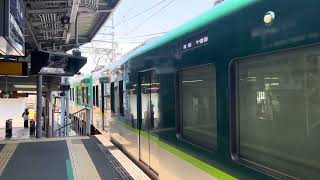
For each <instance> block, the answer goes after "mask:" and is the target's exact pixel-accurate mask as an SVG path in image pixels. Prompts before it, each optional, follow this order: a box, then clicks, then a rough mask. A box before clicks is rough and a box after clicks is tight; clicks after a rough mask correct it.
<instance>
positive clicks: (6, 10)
mask: <svg viewBox="0 0 320 180" xmlns="http://www.w3.org/2000/svg"><path fill="white" fill-rule="evenodd" d="M0 28H1V29H0V54H1V55H12V56H24V55H25V38H24V28H25V16H24V7H23V3H22V0H0Z"/></svg>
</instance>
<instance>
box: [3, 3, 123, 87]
mask: <svg viewBox="0 0 320 180" xmlns="http://www.w3.org/2000/svg"><path fill="white" fill-rule="evenodd" d="M6 1H8V2H10V1H11V0H6ZM14 1H20V2H21V4H23V7H24V12H25V13H24V14H25V20H24V22H25V25H24V32H23V34H24V39H25V56H24V57H14V56H0V63H3V64H1V65H2V67H3V68H2V69H1V68H0V91H1V93H3V92H13V91H14V92H15V91H30V90H31V91H32V90H35V87H36V86H35V85H36V75H35V73H34V72H33V70H34V68H32V67H31V66H32V64H33V65H35V64H37V63H36V60H34V58H35V56H34V55H33V54H37V55H39V53H40V54H45V53H49V54H51V53H52V54H53V55H49V56H48V57H51V59H52V58H53V57H57V54H59V56H60V57H62V56H63V55H62V54H63V53H65V52H66V51H68V50H71V49H73V48H75V47H77V46H78V45H82V44H85V43H88V42H90V41H91V40H92V39H93V38H94V36H95V35H96V33H97V32H98V31H99V30H100V29H101V27H102V26H103V25H104V23H105V22H106V21H107V20H108V18H109V17H110V15H111V14H112V12H113V11H114V10H115V8H116V7H117V5H118V3H119V1H120V0H14ZM35 52H38V53H35ZM32 55H33V57H32ZM75 58H76V57H75ZM60 59H69V61H65V62H68V63H67V64H64V65H62V66H64V68H65V69H67V70H69V69H72V73H76V72H78V71H79V70H80V69H81V68H82V66H83V65H84V64H85V63H86V59H85V58H82V57H79V60H77V59H74V58H73V57H71V56H70V55H66V58H60ZM31 61H32V63H31ZM39 62H43V59H41V60H40V59H39ZM49 62H50V61H49ZM51 62H52V61H51ZM59 62H63V61H61V60H59ZM47 64H48V63H47ZM67 66H68V67H67ZM37 68H39V69H41V67H37ZM48 69H49V70H52V68H51V69H50V68H47V69H44V68H42V70H48ZM56 69H59V67H57V68H56ZM60 69H61V68H60ZM61 71H62V70H61ZM66 74H67V75H68V76H70V74H71V73H69V74H68V73H67V72H66V73H65V74H61V75H66ZM60 81H61V78H60V76H59V75H58V76H57V74H55V75H50V74H49V75H47V74H45V75H44V76H43V86H44V87H43V89H44V91H53V90H59V85H60Z"/></svg>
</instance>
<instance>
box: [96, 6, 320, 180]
mask: <svg viewBox="0 0 320 180" xmlns="http://www.w3.org/2000/svg"><path fill="white" fill-rule="evenodd" d="M319 6H320V2H319V1H317V0H309V1H301V0H292V1H290V2H287V1H276V0H268V1H266V0H226V1H224V2H223V3H221V4H219V5H217V6H215V7H214V8H212V9H211V10H209V11H208V12H206V13H204V14H203V15H201V16H200V17H198V18H196V19H194V20H192V21H190V22H188V23H186V24H184V25H182V26H181V27H179V28H177V29H176V30H174V31H172V32H169V33H167V34H166V35H164V36H162V37H160V38H158V39H156V40H154V41H152V42H149V43H147V44H145V45H144V46H142V47H140V48H138V49H136V50H134V51H132V52H130V53H129V54H127V55H126V56H124V57H123V58H121V59H119V60H117V61H115V62H114V63H113V64H111V65H110V66H108V68H106V69H105V70H106V71H110V70H112V73H110V74H109V75H107V76H108V77H110V79H109V81H108V82H107V83H106V84H108V86H109V87H110V94H109V97H110V111H111V117H109V116H108V117H106V122H108V126H107V130H108V131H109V132H110V135H111V140H112V141H113V142H114V143H115V144H116V145H117V146H118V147H119V148H120V149H122V150H123V151H124V152H125V153H126V154H127V155H128V156H129V157H131V158H132V159H133V160H134V161H136V162H137V163H138V164H139V165H140V166H141V167H143V168H144V170H145V171H147V172H149V174H150V176H151V177H152V178H154V179H170V180H171V179H184V180H185V179H319V178H320V156H319V155H318V152H319V151H320V143H319V142H318V139H319V137H320V121H319V118H317V117H319V115H320V111H319V106H320V93H319V92H320V89H319V88H320V87H319V82H318V81H317V80H319V79H320V73H319V72H320V51H319V50H320V45H319V41H320V21H317V20H316V17H315V14H318V12H319ZM100 96H102V97H104V96H105V95H104V94H103V93H102V94H101V95H100ZM107 101H108V100H107ZM105 111H106V112H109V110H105Z"/></svg>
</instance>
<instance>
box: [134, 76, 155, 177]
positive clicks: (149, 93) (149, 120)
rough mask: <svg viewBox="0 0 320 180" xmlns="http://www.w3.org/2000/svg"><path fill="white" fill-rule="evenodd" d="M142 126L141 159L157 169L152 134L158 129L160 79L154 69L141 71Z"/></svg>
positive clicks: (140, 137) (140, 136)
mask: <svg viewBox="0 0 320 180" xmlns="http://www.w3.org/2000/svg"><path fill="white" fill-rule="evenodd" d="M139 79H140V82H139V85H140V90H141V96H140V102H141V103H140V104H141V108H140V123H139V124H140V126H139V159H140V161H142V162H143V163H144V164H146V165H147V166H148V167H149V168H150V169H151V170H153V171H155V172H156V171H157V169H158V168H157V167H158V163H157V160H156V156H155V151H154V149H153V146H152V144H151V142H150V139H151V138H150V136H151V135H152V133H153V132H154V131H155V129H157V127H158V122H159V119H158V117H159V109H158V99H159V98H158V97H159V96H158V93H159V79H158V77H157V75H156V74H155V72H154V71H147V72H143V73H140V78H139Z"/></svg>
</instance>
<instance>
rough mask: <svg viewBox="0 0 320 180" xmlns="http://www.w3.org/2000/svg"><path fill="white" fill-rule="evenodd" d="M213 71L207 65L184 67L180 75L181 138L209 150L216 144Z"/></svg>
mask: <svg viewBox="0 0 320 180" xmlns="http://www.w3.org/2000/svg"><path fill="white" fill-rule="evenodd" d="M215 72H216V70H215V66H214V65H211V64H210V65H204V66H198V67H192V68H188V69H184V70H182V71H181V72H180V78H179V79H180V118H181V124H182V126H181V127H182V129H181V131H182V132H181V135H182V138H183V139H184V140H186V141H189V142H191V143H193V144H196V145H200V146H202V147H205V148H207V149H210V150H213V149H215V148H216V146H217V115H216V114H217V113H216V107H217V106H216V75H215Z"/></svg>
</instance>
